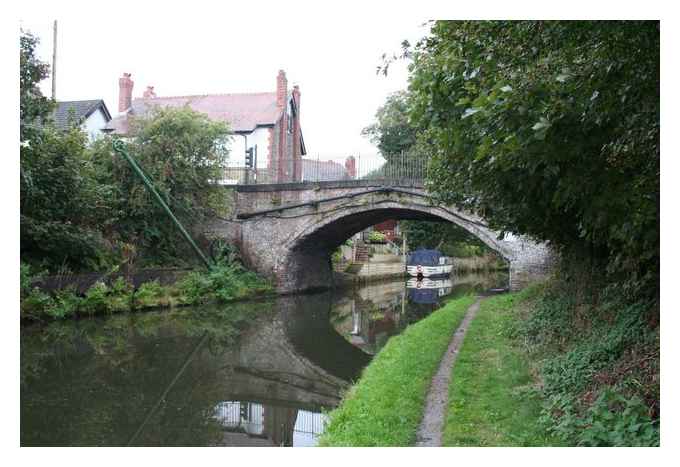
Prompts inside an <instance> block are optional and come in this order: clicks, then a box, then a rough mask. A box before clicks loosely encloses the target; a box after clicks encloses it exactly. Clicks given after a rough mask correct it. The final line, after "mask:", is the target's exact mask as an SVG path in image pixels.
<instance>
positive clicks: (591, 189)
mask: <svg viewBox="0 0 680 467" xmlns="http://www.w3.org/2000/svg"><path fill="white" fill-rule="evenodd" d="M408 53H409V54H410V55H411V56H412V57H413V68H412V72H411V77H410V87H409V90H410V98H409V102H410V103H411V105H410V114H409V115H410V117H411V118H412V119H413V122H414V124H415V125H416V126H417V127H419V128H425V129H426V138H427V139H428V140H429V141H431V142H432V143H433V146H434V148H435V151H434V154H433V156H434V157H433V161H432V164H431V169H432V170H431V172H430V183H429V188H430V190H431V191H433V192H435V193H437V195H438V197H439V198H441V199H442V200H444V201H447V202H451V203H455V204H456V205H458V206H459V207H462V208H466V209H472V210H475V211H477V212H479V213H480V214H482V215H483V216H484V217H485V219H487V220H488V221H489V222H490V225H491V227H492V228H496V229H501V230H506V231H513V232H516V233H520V234H528V235H531V236H533V237H535V238H537V239H539V240H546V241H550V242H551V243H552V244H553V245H554V246H555V247H557V248H560V249H562V250H563V251H567V250H569V251H577V250H578V251H582V252H586V253H587V254H588V255H589V257H591V258H595V259H597V260H600V261H602V262H604V263H605V264H607V265H608V266H609V270H610V271H611V272H618V273H620V274H623V275H625V276H626V277H633V278H635V280H638V281H639V282H638V284H644V283H647V284H650V283H652V284H653V283H656V284H657V285H658V272H659V201H660V192H659V155H660V154H659V23H658V22H657V21H591V22H587V21H437V22H435V23H434V25H433V27H432V30H431V36H429V37H427V38H425V39H423V40H422V41H420V42H419V43H418V44H416V46H415V47H413V48H412V49H410V50H409V51H408ZM650 281H651V282H650Z"/></svg>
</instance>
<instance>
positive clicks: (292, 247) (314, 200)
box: [209, 182, 552, 292]
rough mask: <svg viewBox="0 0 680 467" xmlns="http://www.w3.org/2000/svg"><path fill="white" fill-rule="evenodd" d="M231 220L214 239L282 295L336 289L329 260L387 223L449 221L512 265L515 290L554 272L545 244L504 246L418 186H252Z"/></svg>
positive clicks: (479, 222)
mask: <svg viewBox="0 0 680 467" xmlns="http://www.w3.org/2000/svg"><path fill="white" fill-rule="evenodd" d="M233 196H234V200H233V202H234V212H233V215H232V218H231V219H229V220H224V221H220V222H217V223H215V224H214V225H212V226H211V228H210V229H209V230H210V232H209V234H210V235H212V236H215V237H222V238H226V239H227V240H229V241H231V242H234V243H237V244H238V245H239V247H240V249H241V252H242V255H243V257H244V258H245V260H246V262H247V263H248V264H249V265H250V266H251V267H253V268H254V269H255V270H257V271H258V272H260V273H262V274H265V275H267V276H269V277H270V278H272V279H273V280H274V281H275V283H276V286H277V288H278V289H279V291H281V292H298V291H303V290H310V289H320V288H328V287H329V286H331V285H332V284H333V273H332V268H331V264H330V255H331V253H332V252H333V250H335V249H336V248H337V247H338V246H339V245H341V244H342V243H343V242H344V241H345V240H346V239H347V238H349V237H351V236H352V235H354V234H355V233H357V232H360V231H362V230H364V229H365V228H367V227H369V226H371V225H375V224H377V223H380V222H382V221H385V220H388V219H398V220H402V219H412V220H427V221H447V222H452V223H454V224H456V225H458V226H459V227H461V228H463V229H464V230H466V231H467V232H469V233H470V234H472V235H474V236H476V237H477V238H479V239H480V240H481V241H482V242H484V243H485V244H486V245H487V246H489V247H490V248H491V249H493V250H494V251H496V252H497V253H498V254H500V255H501V256H502V257H503V258H504V259H505V260H506V261H508V263H509V267H510V287H511V288H512V289H520V288H522V287H523V286H524V285H525V284H526V283H527V282H529V281H530V280H531V279H532V278H533V277H534V276H536V275H543V274H545V273H546V272H547V271H548V270H549V269H550V267H551V264H552V254H551V251H550V249H549V248H548V247H547V246H546V245H545V244H539V243H536V242H534V241H531V240H530V239H527V238H524V237H521V236H513V235H511V236H506V237H505V238H503V239H499V232H497V231H494V230H492V229H489V228H488V226H487V225H486V224H485V222H484V221H483V219H481V218H479V217H478V216H475V215H473V214H470V213H464V212H461V211H459V210H456V209H454V208H452V207H448V206H440V205H436V204H434V203H433V202H432V201H431V199H430V198H429V197H428V196H427V194H426V192H425V191H424V190H423V189H422V188H420V187H416V186H400V187H394V186H393V187H380V186H371V185H370V184H357V183H356V182H351V183H348V182H316V183H300V184H295V185H289V184H286V185H250V186H239V187H236V188H235V189H234V193H233Z"/></svg>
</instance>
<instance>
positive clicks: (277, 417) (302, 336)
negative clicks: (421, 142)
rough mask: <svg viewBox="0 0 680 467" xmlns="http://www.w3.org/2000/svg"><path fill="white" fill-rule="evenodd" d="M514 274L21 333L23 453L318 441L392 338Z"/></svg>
mask: <svg viewBox="0 0 680 467" xmlns="http://www.w3.org/2000/svg"><path fill="white" fill-rule="evenodd" d="M507 280H508V277H507V275H505V274H495V273H494V274H469V275H462V276H458V277H453V276H452V277H451V278H450V279H446V280H442V281H431V282H425V283H416V282H415V281H410V282H406V281H404V280H401V279H400V280H395V281H390V282H382V283H379V284H370V285H365V286H361V287H356V288H354V289H345V290H334V291H329V292H325V293H319V294H312V295H296V296H284V297H277V298H276V299H273V300H270V301H260V302H245V303H237V304H230V305H226V306H219V307H218V306H204V307H196V308H182V309H177V310H172V311H162V312H161V311H159V312H153V311H152V312H144V313H129V314H122V315H115V316H110V317H104V318H92V319H81V320H77V321H68V322H54V323H51V324H48V325H42V326H27V327H23V328H22V330H21V445H22V446H125V445H134V446H173V445H181V446H216V445H217V446H314V445H315V444H316V442H317V439H318V436H319V435H320V433H321V432H322V431H323V427H324V423H325V420H326V415H325V414H324V413H325V412H327V411H328V410H330V409H332V408H333V407H335V406H337V404H338V403H339V402H340V399H341V397H342V394H343V392H344V391H345V390H346V389H347V388H348V387H349V385H350V384H351V382H352V381H354V380H356V379H357V378H358V377H359V375H360V373H361V370H362V369H363V368H364V367H365V366H366V365H367V364H368V362H369V361H370V359H371V358H372V356H373V355H375V354H376V353H377V352H378V351H379V350H380V348H381V347H382V346H384V345H385V343H386V342H387V340H388V339H389V338H390V336H393V335H395V334H397V333H399V332H400V331H401V330H403V329H404V328H405V327H406V326H407V325H408V324H410V323H413V322H415V321H418V320H419V319H422V318H423V317H425V316H427V315H428V314H429V313H431V312H432V311H433V310H435V309H436V308H439V307H440V306H441V305H442V304H443V303H444V302H445V301H446V300H447V299H450V298H453V297H456V296H460V295H462V294H465V293H468V292H481V291H485V290H489V289H495V288H503V287H505V286H506V285H507Z"/></svg>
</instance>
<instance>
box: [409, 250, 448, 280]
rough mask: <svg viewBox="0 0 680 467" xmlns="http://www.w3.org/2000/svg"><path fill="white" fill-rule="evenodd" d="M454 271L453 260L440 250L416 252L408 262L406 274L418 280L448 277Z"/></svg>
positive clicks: (411, 254)
mask: <svg viewBox="0 0 680 467" xmlns="http://www.w3.org/2000/svg"><path fill="white" fill-rule="evenodd" d="M452 269H453V259H452V258H450V257H448V256H443V255H442V253H441V252H440V251H439V250H416V251H414V252H412V253H410V254H409V255H408V259H407V261H406V272H407V273H408V275H409V276H412V277H417V278H424V277H441V276H448V275H449V274H451V270H452Z"/></svg>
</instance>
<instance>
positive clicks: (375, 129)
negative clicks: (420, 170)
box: [361, 91, 417, 158]
mask: <svg viewBox="0 0 680 467" xmlns="http://www.w3.org/2000/svg"><path fill="white" fill-rule="evenodd" d="M406 99H407V94H406V91H398V92H395V93H394V94H391V95H389V96H388V97H387V99H386V100H385V103H384V104H383V105H382V106H381V107H380V108H378V111H377V112H376V114H375V119H376V121H375V122H374V123H372V124H371V125H369V126H367V127H366V128H364V129H363V130H361V134H362V136H366V137H368V138H369V140H370V141H371V142H372V143H373V144H375V145H376V146H378V149H379V150H380V153H381V154H383V156H385V157H386V158H389V157H390V156H394V155H397V154H400V153H401V152H402V151H408V150H409V149H411V147H413V146H414V145H415V144H416V137H417V129H416V128H415V126H413V125H412V124H411V123H410V122H409V119H408V106H407V101H406Z"/></svg>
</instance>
